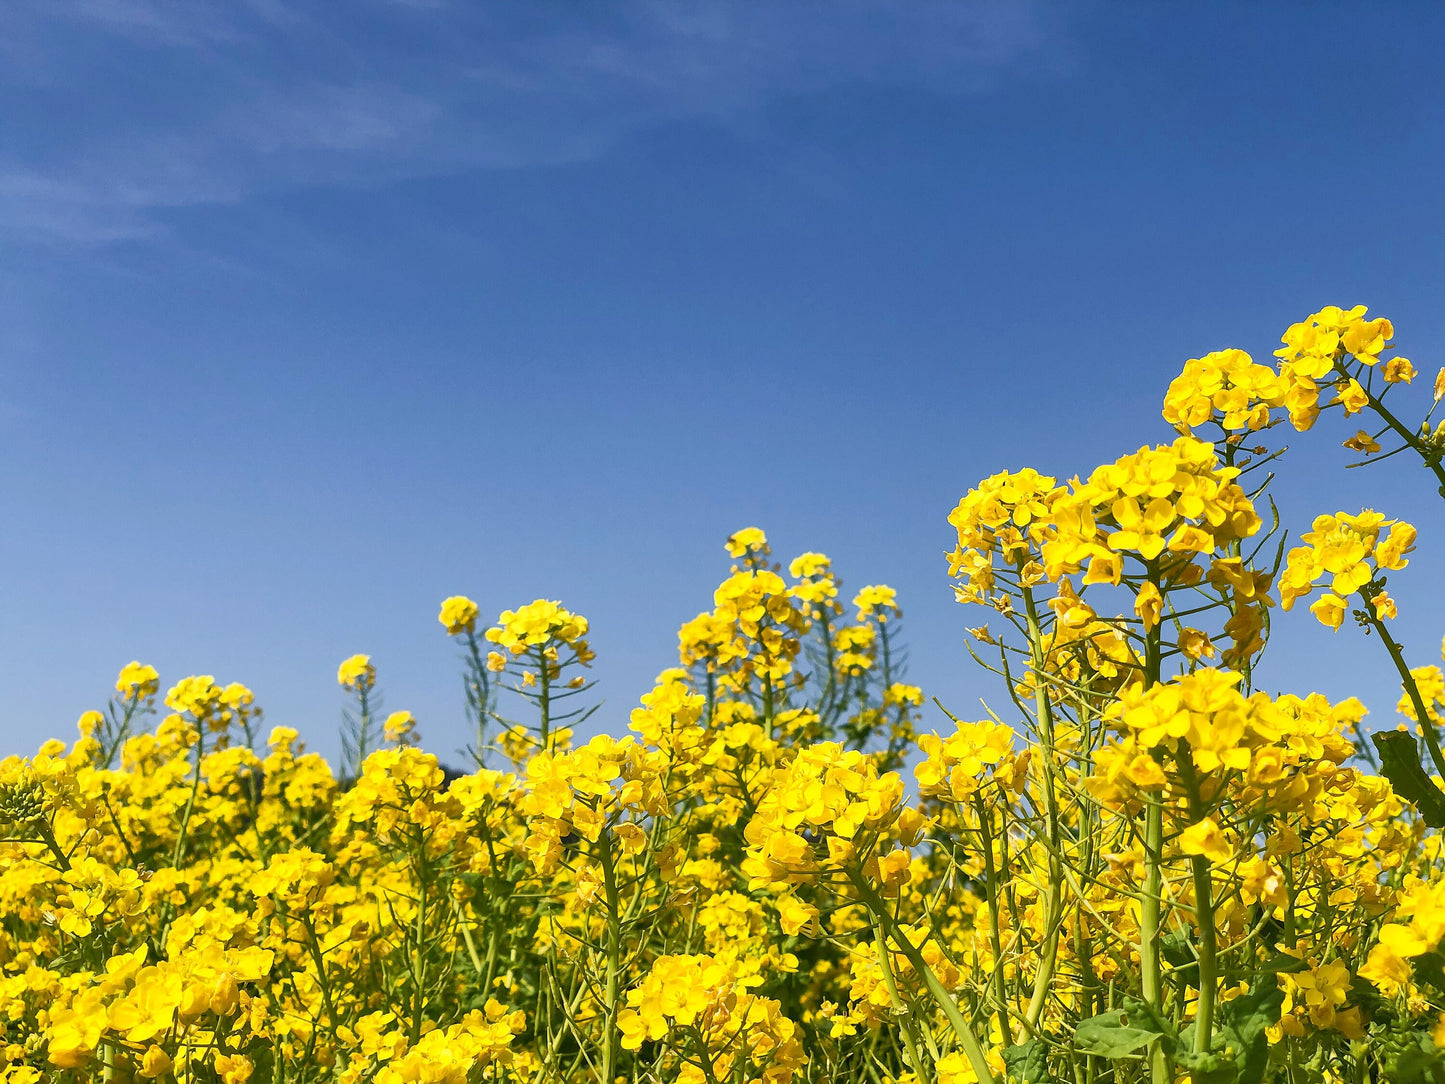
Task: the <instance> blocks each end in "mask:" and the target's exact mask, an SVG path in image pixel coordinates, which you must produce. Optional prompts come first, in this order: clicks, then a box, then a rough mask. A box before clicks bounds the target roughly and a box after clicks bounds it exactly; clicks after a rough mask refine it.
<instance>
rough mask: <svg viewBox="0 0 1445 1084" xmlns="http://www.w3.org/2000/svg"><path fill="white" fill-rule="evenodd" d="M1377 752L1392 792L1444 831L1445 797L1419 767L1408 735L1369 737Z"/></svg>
mask: <svg viewBox="0 0 1445 1084" xmlns="http://www.w3.org/2000/svg"><path fill="white" fill-rule="evenodd" d="M1370 740H1371V741H1373V742H1374V743H1375V748H1376V749H1378V750H1379V751H1380V770H1381V771H1382V772H1384V773H1385V778H1386V779H1388V780H1389V781H1390V786H1392V787H1394V788H1395V793H1396V794H1398V795H1399V796H1400V797H1401V798H1404V799H1405V800H1406V801H1407V802H1409V803H1410V804H1411V805H1413V806H1414V807H1415V808H1416V809H1417V810H1419V811H1420V816H1422V817H1423V818H1425V823H1426V824H1428V825H1429V826H1430V827H1431V828H1445V794H1442V793H1441V792H1440V788H1439V787H1437V786H1436V785H1435V783H1434V781H1433V780H1431V778H1430V776H1429V775H1428V774H1426V772H1425V769H1424V768H1423V767H1422V766H1421V764H1420V751H1419V749H1418V748H1417V747H1416V745H1415V739H1414V737H1413V736H1412V735H1410V734H1409V733H1407V732H1406V731H1403V730H1386V731H1383V732H1381V733H1378V734H1371V735H1370Z"/></svg>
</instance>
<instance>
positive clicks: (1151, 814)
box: [1139, 561, 1174, 1084]
mask: <svg viewBox="0 0 1445 1084" xmlns="http://www.w3.org/2000/svg"><path fill="white" fill-rule="evenodd" d="M1148 567H1149V582H1150V583H1152V584H1153V585H1154V586H1155V588H1158V587H1159V563H1158V561H1150V562H1149V566H1148ZM1161 594H1162V592H1161ZM1159 656H1160V640H1159V626H1158V625H1155V626H1154V627H1153V628H1152V629H1150V630H1148V632H1147V633H1146V634H1145V643H1144V687H1145V688H1146V689H1148V688H1152V687H1153V686H1155V685H1157V684H1159V665H1160V658H1159ZM1147 802H1148V804H1147V806H1146V807H1145V811H1144V863H1145V874H1144V887H1143V890H1142V892H1141V894H1140V899H1139V970H1140V975H1139V988H1140V992H1141V993H1142V994H1143V996H1144V1000H1145V1001H1146V1002H1148V1004H1149V1005H1150V1006H1152V1007H1153V1009H1154V1011H1155V1012H1157V1013H1159V1014H1160V1015H1161V1016H1162V1015H1163V1012H1164V966H1163V960H1162V958H1161V956H1160V952H1159V938H1160V935H1161V933H1162V932H1163V931H1162V930H1161V928H1160V915H1159V911H1160V902H1161V899H1162V897H1163V893H1164V800H1163V796H1162V795H1160V794H1155V793H1150V794H1149V795H1147ZM1149 1078H1150V1080H1151V1081H1152V1082H1153V1084H1170V1082H1171V1081H1172V1080H1173V1078H1174V1072H1173V1068H1172V1067H1171V1066H1170V1064H1169V1056H1168V1054H1166V1053H1165V1051H1164V1047H1163V1044H1161V1043H1160V1042H1158V1041H1157V1040H1156V1041H1155V1042H1153V1043H1151V1044H1150V1046H1149Z"/></svg>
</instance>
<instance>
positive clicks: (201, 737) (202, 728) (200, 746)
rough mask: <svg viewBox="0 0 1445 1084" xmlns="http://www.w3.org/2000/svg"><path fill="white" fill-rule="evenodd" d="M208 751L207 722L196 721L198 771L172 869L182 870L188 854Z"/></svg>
mask: <svg viewBox="0 0 1445 1084" xmlns="http://www.w3.org/2000/svg"><path fill="white" fill-rule="evenodd" d="M205 751H206V721H205V720H204V719H197V720H196V770H195V773H194V774H193V775H192V776H191V795H190V797H189V798H187V799H186V809H185V812H184V813H183V814H181V828H180V831H179V832H178V833H177V834H176V849H175V852H174V853H173V854H172V855H171V868H172V869H180V868H181V859H182V858H183V857H185V853H186V832H187V831H188V830H189V828H190V826H191V813H192V812H193V811H194V810H195V808H196V794H197V793H198V792H199V791H200V789H201V759H202V757H203V755H204V753H205Z"/></svg>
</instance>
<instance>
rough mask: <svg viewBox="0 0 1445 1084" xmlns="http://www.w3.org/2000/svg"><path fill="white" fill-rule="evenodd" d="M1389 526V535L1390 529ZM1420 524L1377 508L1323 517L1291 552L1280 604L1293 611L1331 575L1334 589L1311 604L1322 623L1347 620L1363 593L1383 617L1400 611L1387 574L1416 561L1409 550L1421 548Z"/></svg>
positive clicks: (1334, 626) (1282, 580) (1281, 584)
mask: <svg viewBox="0 0 1445 1084" xmlns="http://www.w3.org/2000/svg"><path fill="white" fill-rule="evenodd" d="M1386 528H1389V533H1388V534H1384V537H1383V538H1382V537H1381V534H1382V533H1384V532H1385V529H1386ZM1415 536H1416V531H1415V528H1414V527H1412V526H1411V525H1410V524H1408V523H1404V522H1401V521H1398V520H1393V519H1386V518H1385V517H1384V516H1383V515H1381V514H1380V513H1379V512H1376V511H1374V510H1373V509H1369V508H1367V509H1365V510H1364V511H1362V512H1360V514H1359V515H1355V516H1352V515H1349V514H1348V513H1345V512H1337V513H1335V514H1334V515H1332V516H1317V517H1316V518H1315V521H1314V523H1313V524H1312V525H1311V529H1310V530H1308V531H1306V532H1305V533H1304V534H1302V535H1300V541H1301V542H1303V543H1305V544H1304V545H1303V546H1296V547H1294V548H1293V549H1291V550H1290V551H1289V561H1288V564H1287V565H1286V567H1285V570H1284V573H1283V575H1281V576H1280V581H1279V593H1280V607H1281V608H1282V609H1285V610H1288V609H1289V608H1290V607H1291V606H1293V605H1294V604H1295V602H1296V601H1297V600H1299V599H1301V598H1304V597H1306V596H1308V595H1309V594H1310V592H1311V591H1313V590H1314V585H1315V583H1316V582H1317V581H1318V580H1320V579H1321V578H1322V577H1324V576H1330V577H1331V579H1330V589H1329V590H1328V591H1327V592H1325V593H1324V594H1323V595H1321V596H1320V597H1319V598H1318V599H1316V600H1315V601H1314V603H1313V604H1311V606H1310V612H1311V613H1313V614H1314V615H1315V617H1317V618H1319V620H1320V623H1321V624H1324V625H1328V626H1329V627H1330V628H1332V629H1338V628H1339V627H1340V625H1341V624H1343V623H1344V619H1345V611H1346V610H1347V609H1348V607H1349V603H1348V601H1347V600H1348V598H1349V597H1350V596H1351V595H1353V594H1356V593H1361V594H1362V595H1363V597H1364V598H1365V600H1366V601H1367V602H1368V603H1369V605H1370V608H1371V611H1372V612H1373V613H1374V614H1375V616H1376V617H1377V618H1390V617H1394V616H1395V615H1396V612H1397V611H1396V606H1395V601H1394V599H1392V598H1391V597H1390V596H1389V595H1388V594H1386V593H1385V589H1384V578H1383V576H1382V573H1384V572H1394V571H1398V570H1399V569H1402V568H1404V567H1405V566H1406V565H1408V564H1409V563H1410V562H1409V560H1408V559H1407V558H1406V556H1405V555H1406V554H1408V553H1411V552H1412V551H1413V550H1414V549H1415Z"/></svg>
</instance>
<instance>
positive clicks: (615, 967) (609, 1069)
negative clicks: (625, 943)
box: [600, 828, 622, 1084]
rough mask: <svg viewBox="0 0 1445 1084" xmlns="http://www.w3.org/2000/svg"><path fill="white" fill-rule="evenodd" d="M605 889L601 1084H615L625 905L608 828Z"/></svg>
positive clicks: (603, 852) (604, 848)
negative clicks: (618, 988)
mask: <svg viewBox="0 0 1445 1084" xmlns="http://www.w3.org/2000/svg"><path fill="white" fill-rule="evenodd" d="M601 844H602V846H601V854H600V858H601V861H602V887H603V891H604V892H605V893H606V895H607V993H606V998H607V1003H606V1004H605V1005H604V1006H603V1008H604V1010H605V1012H606V1014H607V1015H606V1017H605V1019H604V1021H603V1025H602V1026H603V1036H602V1080H601V1084H613V1079H614V1077H615V1076H616V1068H615V1066H616V1063H617V993H618V991H617V986H618V978H619V974H620V970H621V962H622V904H621V900H620V899H619V897H618V893H617V870H616V869H615V868H614V866H613V863H612V838H611V836H610V835H609V834H608V831H607V829H606V828H603V830H602V840H601Z"/></svg>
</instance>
